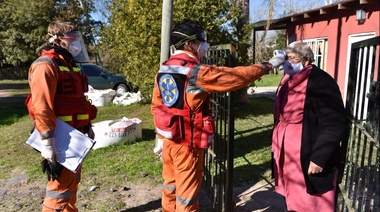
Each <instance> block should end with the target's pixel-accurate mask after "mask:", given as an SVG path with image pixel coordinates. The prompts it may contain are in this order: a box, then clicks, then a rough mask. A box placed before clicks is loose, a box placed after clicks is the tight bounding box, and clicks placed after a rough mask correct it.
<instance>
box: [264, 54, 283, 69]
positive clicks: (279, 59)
mask: <svg viewBox="0 0 380 212" xmlns="http://www.w3.org/2000/svg"><path fill="white" fill-rule="evenodd" d="M268 62H269V63H270V64H272V66H273V68H277V67H279V66H280V65H282V64H284V63H285V55H282V54H278V55H276V56H273V57H272V58H271V59H270V60H269V61H268Z"/></svg>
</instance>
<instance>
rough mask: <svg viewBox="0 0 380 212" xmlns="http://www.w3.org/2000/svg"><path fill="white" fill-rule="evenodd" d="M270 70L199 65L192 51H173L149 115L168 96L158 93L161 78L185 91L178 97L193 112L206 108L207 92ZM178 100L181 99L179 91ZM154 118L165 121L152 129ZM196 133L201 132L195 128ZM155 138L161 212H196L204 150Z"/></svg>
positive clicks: (235, 85)
mask: <svg viewBox="0 0 380 212" xmlns="http://www.w3.org/2000/svg"><path fill="white" fill-rule="evenodd" d="M271 68H272V66H271V65H270V64H254V65H250V66H244V67H243V66H238V67H234V68H230V67H219V66H215V65H212V66H210V65H201V64H200V63H199V57H198V56H197V55H195V54H194V53H193V52H190V51H183V50H176V51H175V52H174V54H173V55H172V56H171V57H170V58H169V60H168V61H167V62H165V63H164V64H163V65H162V67H161V68H160V70H159V72H158V74H157V79H156V81H155V85H154V91H153V98H152V105H151V112H152V114H153V116H155V115H156V110H157V109H158V108H161V107H163V104H164V102H167V99H166V100H164V99H163V98H167V97H168V96H164V97H163V95H162V94H163V93H162V92H165V91H163V90H164V88H162V86H161V85H162V84H160V83H161V82H162V79H164V78H165V77H166V79H172V80H174V81H175V83H176V84H177V86H178V87H183V90H185V92H184V93H185V94H184V95H186V96H185V97H183V98H182V100H183V101H184V102H183V104H187V107H188V108H189V109H190V110H189V111H196V110H198V109H199V108H200V107H208V105H203V104H204V102H205V101H206V100H207V99H208V95H209V93H217V92H228V91H235V90H238V89H241V88H243V87H245V86H247V85H248V84H249V83H251V82H253V81H255V80H257V79H258V78H260V77H261V76H263V75H264V74H267V73H268V71H269V69H271ZM178 74H180V75H181V74H182V75H188V78H187V80H186V81H185V82H184V81H181V80H179V78H178V77H176V76H175V75H178ZM164 76H165V77H164ZM160 79H161V81H160ZM169 81H170V80H169ZM160 89H161V91H160ZM179 90H181V89H179ZM174 98H176V97H174ZM178 99H181V92H180V95H179V98H178ZM166 106H167V105H166ZM169 107H170V106H169ZM189 116H190V117H191V116H192V115H191V114H189ZM158 119H159V120H160V122H161V121H162V122H165V120H162V119H165V117H159V118H158V117H156V118H155V120H156V121H155V124H156V128H157V120H158ZM166 121H169V120H166ZM186 124H190V123H186V122H183V123H181V126H183V125H186ZM190 125H191V124H190ZM185 128H186V127H185ZM196 130H201V129H198V128H196V129H195V131H196ZM187 133H189V132H187ZM190 133H192V132H190ZM193 133H194V132H193ZM195 133H196V132H195ZM158 137H159V138H163V139H164V142H163V148H162V161H163V170H162V175H163V178H164V185H163V187H164V188H163V196H162V210H163V211H170V212H172V211H198V208H199V201H198V199H199V198H200V197H199V196H198V193H199V190H200V187H201V183H202V178H203V157H204V150H205V149H204V148H192V146H191V145H189V143H188V142H183V141H180V142H178V141H173V140H171V139H169V138H167V137H164V136H163V135H158ZM191 137H192V136H191Z"/></svg>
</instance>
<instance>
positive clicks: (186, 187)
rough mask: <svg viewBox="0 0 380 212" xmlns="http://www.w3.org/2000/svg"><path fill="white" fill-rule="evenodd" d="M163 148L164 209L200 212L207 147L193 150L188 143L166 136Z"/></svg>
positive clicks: (169, 211) (168, 210)
mask: <svg viewBox="0 0 380 212" xmlns="http://www.w3.org/2000/svg"><path fill="white" fill-rule="evenodd" d="M162 150H163V152H162V161H163V169H162V176H163V178H164V185H163V192H162V211H163V212H174V211H181V212H187V211H198V209H199V201H198V199H199V197H198V194H199V190H200V187H201V184H202V177H203V157H204V149H195V150H194V151H193V152H192V153H189V152H188V147H187V146H182V145H180V144H177V143H175V142H173V141H170V140H168V139H166V138H165V140H164V145H163V148H162Z"/></svg>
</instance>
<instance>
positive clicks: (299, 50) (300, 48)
mask: <svg viewBox="0 0 380 212" xmlns="http://www.w3.org/2000/svg"><path fill="white" fill-rule="evenodd" d="M284 51H285V53H286V54H287V53H289V52H293V53H296V54H299V55H300V56H301V57H302V59H305V58H306V57H309V58H310V62H311V63H312V62H314V61H315V59H314V53H313V51H312V50H311V48H310V46H309V44H307V43H304V42H299V41H296V42H293V43H291V44H289V45H288V46H287V47H286V48H285V49H284Z"/></svg>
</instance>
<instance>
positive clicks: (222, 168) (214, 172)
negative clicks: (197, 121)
mask: <svg viewBox="0 0 380 212" xmlns="http://www.w3.org/2000/svg"><path fill="white" fill-rule="evenodd" d="M235 54H236V52H235V51H234V48H233V46H232V45H230V44H226V45H219V46H213V47H211V48H210V49H209V51H208V53H207V56H206V57H203V58H202V60H201V62H202V63H203V64H209V65H211V64H213V65H223V66H229V67H234V66H235V64H236V56H235ZM234 98H235V92H227V93H218V94H216V93H213V94H211V104H210V105H211V110H212V116H213V117H214V118H215V128H216V133H215V136H214V142H213V145H212V146H211V147H210V148H208V150H207V152H205V160H204V181H203V185H204V187H205V188H206V189H207V192H208V194H209V196H210V199H211V201H212V209H213V211H233V208H234V205H233V202H232V195H233V190H232V189H233V185H232V182H233V160H234V153H233V150H234V146H233V144H234V127H235V126H234V120H235V115H234V108H235V105H234V102H235V101H234Z"/></svg>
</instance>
